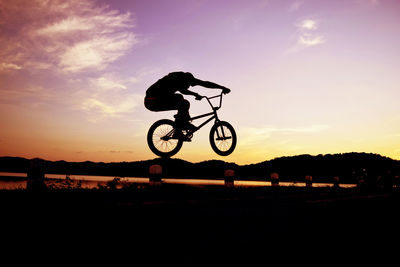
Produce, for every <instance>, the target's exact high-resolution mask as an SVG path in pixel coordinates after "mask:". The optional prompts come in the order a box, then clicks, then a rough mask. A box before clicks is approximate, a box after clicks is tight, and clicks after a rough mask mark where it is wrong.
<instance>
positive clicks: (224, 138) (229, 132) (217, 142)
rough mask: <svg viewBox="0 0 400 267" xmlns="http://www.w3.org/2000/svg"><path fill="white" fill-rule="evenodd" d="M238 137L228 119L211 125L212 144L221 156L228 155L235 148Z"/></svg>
mask: <svg viewBox="0 0 400 267" xmlns="http://www.w3.org/2000/svg"><path fill="white" fill-rule="evenodd" d="M236 143H237V137H236V132H235V129H233V127H232V125H230V124H229V123H228V122H226V121H219V122H217V123H216V124H214V125H213V127H211V131H210V144H211V147H212V149H213V150H214V151H215V153H217V154H218V155H220V156H228V155H230V154H231V153H232V152H233V150H235V147H236Z"/></svg>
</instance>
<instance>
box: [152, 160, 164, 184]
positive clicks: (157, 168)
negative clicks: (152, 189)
mask: <svg viewBox="0 0 400 267" xmlns="http://www.w3.org/2000/svg"><path fill="white" fill-rule="evenodd" d="M161 176H162V166H161V165H158V164H154V165H151V166H150V167H149V184H150V185H160V184H161V182H162V181H161Z"/></svg>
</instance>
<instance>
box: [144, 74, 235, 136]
mask: <svg viewBox="0 0 400 267" xmlns="http://www.w3.org/2000/svg"><path fill="white" fill-rule="evenodd" d="M196 85H200V86H203V87H206V88H215V89H222V92H223V93H224V94H227V93H229V92H230V91H231V90H230V89H228V88H226V87H224V86H222V85H219V84H216V83H213V82H209V81H202V80H199V79H196V78H195V77H194V76H193V74H191V73H190V72H181V71H180V72H171V73H169V74H168V75H166V76H164V77H163V78H161V79H159V80H158V81H157V82H155V83H154V84H153V85H151V86H150V87H149V88H148V89H147V91H146V97H145V99H144V105H145V107H146V108H147V109H148V110H151V111H167V110H178V113H177V114H176V115H175V119H176V120H175V121H176V124H177V127H179V128H181V129H187V130H191V129H193V128H195V126H194V125H193V124H191V123H190V122H189V120H190V115H189V108H190V102H189V101H187V100H186V99H184V98H183V96H182V95H181V94H177V92H180V93H182V94H184V95H193V96H195V98H196V100H201V99H202V98H203V96H201V95H199V94H198V93H195V92H192V91H190V90H189V87H190V86H196Z"/></svg>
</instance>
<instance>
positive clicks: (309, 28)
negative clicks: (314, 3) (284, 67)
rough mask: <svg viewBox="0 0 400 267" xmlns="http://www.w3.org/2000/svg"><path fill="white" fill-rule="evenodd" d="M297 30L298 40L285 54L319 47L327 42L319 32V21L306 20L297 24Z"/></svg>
mask: <svg viewBox="0 0 400 267" xmlns="http://www.w3.org/2000/svg"><path fill="white" fill-rule="evenodd" d="M295 27H296V28H297V34H298V37H297V40H296V43H295V44H293V45H292V46H291V47H290V48H289V49H287V50H286V51H285V53H284V54H290V53H294V52H299V51H301V50H303V49H305V48H308V47H312V46H317V45H320V44H323V43H325V42H326V39H325V36H324V35H323V34H321V33H320V31H319V21H317V20H315V19H304V20H302V21H300V22H299V23H296V24H295Z"/></svg>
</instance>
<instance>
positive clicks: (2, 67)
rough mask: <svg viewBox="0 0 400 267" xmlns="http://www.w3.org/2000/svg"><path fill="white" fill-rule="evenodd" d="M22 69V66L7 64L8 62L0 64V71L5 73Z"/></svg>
mask: <svg viewBox="0 0 400 267" xmlns="http://www.w3.org/2000/svg"><path fill="white" fill-rule="evenodd" d="M20 69H22V67H21V66H18V65H17V64H13V63H7V62H2V63H1V64H0V71H5V70H20Z"/></svg>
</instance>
